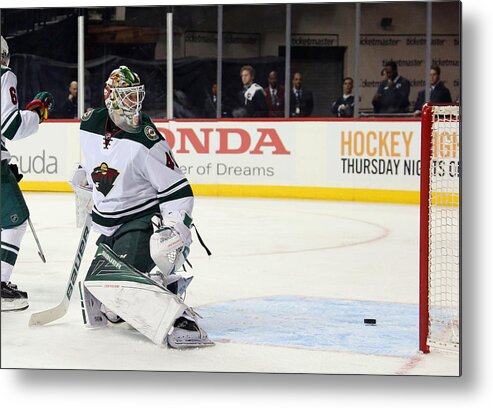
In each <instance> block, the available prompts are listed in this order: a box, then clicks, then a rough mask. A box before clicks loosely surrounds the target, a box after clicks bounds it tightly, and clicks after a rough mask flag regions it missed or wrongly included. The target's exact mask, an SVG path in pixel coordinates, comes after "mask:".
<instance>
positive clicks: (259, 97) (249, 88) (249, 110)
mask: <svg viewBox="0 0 493 408" xmlns="http://www.w3.org/2000/svg"><path fill="white" fill-rule="evenodd" d="M240 76H241V82H242V83H243V89H242V90H241V91H240V92H239V95H238V101H237V105H238V107H237V108H236V109H235V110H234V111H233V117H235V118H241V117H243V118H262V117H266V116H267V115H268V109H267V103H266V101H265V94H264V90H263V89H262V87H261V86H260V85H259V84H256V83H255V82H253V80H254V79H255V70H254V69H253V67H252V66H251V65H244V66H243V67H241V69H240Z"/></svg>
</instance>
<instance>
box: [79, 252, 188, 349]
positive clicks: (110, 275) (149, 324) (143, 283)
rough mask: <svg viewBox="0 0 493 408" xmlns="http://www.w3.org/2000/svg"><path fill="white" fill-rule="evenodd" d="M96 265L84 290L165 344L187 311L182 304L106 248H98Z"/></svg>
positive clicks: (131, 323)
mask: <svg viewBox="0 0 493 408" xmlns="http://www.w3.org/2000/svg"><path fill="white" fill-rule="evenodd" d="M93 265H94V268H91V270H90V271H89V272H88V274H87V276H86V279H85V281H84V286H85V288H86V289H87V290H88V291H89V292H90V293H91V294H92V295H93V296H94V297H95V298H96V299H98V301H100V302H101V303H103V304H104V305H105V306H106V308H107V309H110V310H111V311H113V313H115V314H116V315H118V316H120V317H121V318H122V319H123V320H125V322H127V323H128V324H129V325H130V326H132V327H134V328H135V329H136V330H138V331H139V332H141V333H142V334H143V335H144V336H146V337H147V338H149V339H150V340H151V341H152V342H154V343H155V344H162V343H163V342H164V340H165V339H166V336H167V335H168V333H169V331H170V330H171V328H172V326H173V322H174V321H175V320H176V319H177V317H178V316H180V315H181V314H182V313H183V311H184V310H185V309H186V308H187V306H186V305H185V304H184V303H183V302H182V300H181V299H180V298H179V297H178V296H176V295H174V294H173V293H171V292H170V291H168V290H167V289H166V288H164V287H163V286H161V285H158V284H157V283H156V282H154V281H153V280H152V279H151V278H149V277H148V276H146V275H145V274H143V273H141V272H140V271H138V270H137V269H135V268H134V267H132V266H131V265H129V264H127V263H126V262H125V260H124V259H122V258H119V257H118V255H116V253H115V252H113V251H112V250H111V249H110V248H109V247H107V246H106V245H104V244H102V245H100V246H99V247H98V251H97V252H96V258H95V262H93Z"/></svg>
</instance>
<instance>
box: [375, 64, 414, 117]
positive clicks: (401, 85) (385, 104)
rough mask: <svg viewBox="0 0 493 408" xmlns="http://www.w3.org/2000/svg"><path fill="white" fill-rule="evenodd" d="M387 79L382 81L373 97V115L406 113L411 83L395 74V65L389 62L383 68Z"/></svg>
mask: <svg viewBox="0 0 493 408" xmlns="http://www.w3.org/2000/svg"><path fill="white" fill-rule="evenodd" d="M384 69H385V71H386V73H387V76H388V78H387V79H386V80H383V81H382V83H381V84H380V86H379V87H378V90H377V93H376V94H375V96H374V97H373V100H372V104H373V110H374V112H375V113H407V112H408V111H409V93H410V91H411V83H410V82H409V81H408V80H407V79H406V78H404V77H402V76H400V75H399V73H398V72H397V64H396V63H395V62H394V61H389V62H387V63H386V64H385V67H384Z"/></svg>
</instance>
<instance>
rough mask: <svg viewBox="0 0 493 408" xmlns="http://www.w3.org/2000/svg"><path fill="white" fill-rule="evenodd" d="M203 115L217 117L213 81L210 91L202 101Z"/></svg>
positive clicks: (215, 91) (215, 85)
mask: <svg viewBox="0 0 493 408" xmlns="http://www.w3.org/2000/svg"><path fill="white" fill-rule="evenodd" d="M204 116H205V117H206V118H216V117H217V84H216V83H215V82H214V83H213V84H212V87H211V93H208V94H207V96H206V97H205V101H204Z"/></svg>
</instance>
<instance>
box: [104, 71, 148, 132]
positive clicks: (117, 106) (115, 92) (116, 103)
mask: <svg viewBox="0 0 493 408" xmlns="http://www.w3.org/2000/svg"><path fill="white" fill-rule="evenodd" d="M144 97H145V90H144V85H142V84H141V83H140V78H139V76H138V75H137V74H136V73H135V72H133V71H132V70H131V69H130V68H128V67H126V66H124V65H122V66H120V67H119V68H117V69H115V70H113V71H112V72H111V74H110V76H109V78H108V80H107V81H106V84H105V88H104V102H105V105H106V107H107V108H108V114H109V116H110V118H111V120H112V121H113V122H114V123H115V124H116V125H117V126H118V127H119V128H121V129H123V130H125V131H126V132H130V133H137V132H138V131H139V130H140V127H141V122H142V118H141V116H142V114H141V109H142V101H143V100H144Z"/></svg>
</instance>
